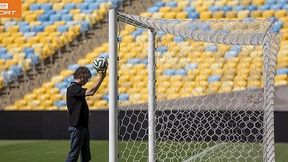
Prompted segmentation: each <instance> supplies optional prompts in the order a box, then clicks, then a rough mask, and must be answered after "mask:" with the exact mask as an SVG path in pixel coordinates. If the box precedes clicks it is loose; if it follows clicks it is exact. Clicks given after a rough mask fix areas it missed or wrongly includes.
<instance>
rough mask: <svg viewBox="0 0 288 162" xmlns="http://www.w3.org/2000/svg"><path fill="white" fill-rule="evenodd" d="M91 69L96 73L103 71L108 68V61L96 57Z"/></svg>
mask: <svg viewBox="0 0 288 162" xmlns="http://www.w3.org/2000/svg"><path fill="white" fill-rule="evenodd" d="M93 67H94V68H95V69H96V70H97V71H105V70H107V68H108V59H107V58H104V57H98V58H96V59H95V60H94V61H93Z"/></svg>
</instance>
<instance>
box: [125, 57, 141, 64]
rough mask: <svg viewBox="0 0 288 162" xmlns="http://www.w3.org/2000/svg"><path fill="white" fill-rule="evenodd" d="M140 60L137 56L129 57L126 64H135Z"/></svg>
mask: <svg viewBox="0 0 288 162" xmlns="http://www.w3.org/2000/svg"><path fill="white" fill-rule="evenodd" d="M140 62H141V59H139V58H132V59H129V60H128V61H127V64H132V65H135V64H139V63H140Z"/></svg>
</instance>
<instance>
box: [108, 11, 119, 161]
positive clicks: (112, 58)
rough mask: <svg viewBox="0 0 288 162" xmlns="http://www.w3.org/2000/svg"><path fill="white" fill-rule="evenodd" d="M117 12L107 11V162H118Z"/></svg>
mask: <svg viewBox="0 0 288 162" xmlns="http://www.w3.org/2000/svg"><path fill="white" fill-rule="evenodd" d="M116 24H117V10H116V9H111V10H110V11H109V162H117V161H118V150H117V143H118V142H117V140H118V135H117V110H118V109H117V102H118V91H117V25H116Z"/></svg>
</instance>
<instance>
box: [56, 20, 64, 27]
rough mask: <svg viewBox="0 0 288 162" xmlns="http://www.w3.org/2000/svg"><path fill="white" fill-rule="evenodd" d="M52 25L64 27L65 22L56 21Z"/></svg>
mask: <svg viewBox="0 0 288 162" xmlns="http://www.w3.org/2000/svg"><path fill="white" fill-rule="evenodd" d="M54 25H56V26H61V25H65V21H56V22H55V23H54Z"/></svg>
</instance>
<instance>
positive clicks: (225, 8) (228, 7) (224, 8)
mask: <svg viewBox="0 0 288 162" xmlns="http://www.w3.org/2000/svg"><path fill="white" fill-rule="evenodd" d="M232 9H233V8H232V6H224V7H223V11H225V12H227V11H232Z"/></svg>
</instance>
